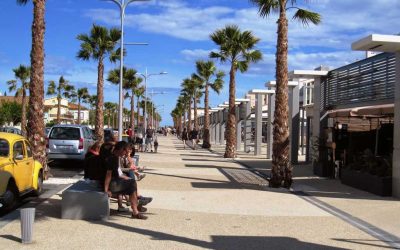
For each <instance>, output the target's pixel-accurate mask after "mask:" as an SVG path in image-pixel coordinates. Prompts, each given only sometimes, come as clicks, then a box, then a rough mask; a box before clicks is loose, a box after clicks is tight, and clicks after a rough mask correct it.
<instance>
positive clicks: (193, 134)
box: [190, 129, 199, 150]
mask: <svg viewBox="0 0 400 250" xmlns="http://www.w3.org/2000/svg"><path fill="white" fill-rule="evenodd" d="M198 135H199V133H198V132H197V130H196V129H193V130H192V131H191V132H190V140H191V141H192V147H193V150H196V144H197V137H198Z"/></svg>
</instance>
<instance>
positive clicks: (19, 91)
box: [7, 65, 31, 136]
mask: <svg viewBox="0 0 400 250" xmlns="http://www.w3.org/2000/svg"><path fill="white" fill-rule="evenodd" d="M13 71H14V76H15V80H10V81H8V82H7V84H8V90H9V91H16V92H15V96H16V97H18V96H20V95H22V117H21V131H22V135H23V136H26V104H27V103H26V102H27V100H26V90H27V89H29V78H30V77H31V76H30V74H31V68H30V67H28V66H24V65H19V67H18V68H15V69H13ZM18 81H19V82H20V83H21V87H19V88H18V87H17V83H18Z"/></svg>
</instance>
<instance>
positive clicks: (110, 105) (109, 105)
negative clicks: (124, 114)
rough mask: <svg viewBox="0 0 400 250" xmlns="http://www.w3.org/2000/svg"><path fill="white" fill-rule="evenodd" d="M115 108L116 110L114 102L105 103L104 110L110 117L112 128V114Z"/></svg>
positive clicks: (109, 123)
mask: <svg viewBox="0 0 400 250" xmlns="http://www.w3.org/2000/svg"><path fill="white" fill-rule="evenodd" d="M113 108H114V103H112V102H105V103H104V109H105V110H106V113H107V117H108V123H107V125H108V127H109V128H110V127H111V113H112V112H113Z"/></svg>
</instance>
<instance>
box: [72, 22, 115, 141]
mask: <svg viewBox="0 0 400 250" xmlns="http://www.w3.org/2000/svg"><path fill="white" fill-rule="evenodd" d="M120 38H121V31H120V30H118V29H115V28H112V29H110V30H108V29H107V28H105V27H101V26H97V25H93V27H92V29H91V31H90V34H89V35H87V34H80V35H78V36H77V39H78V40H79V41H81V45H80V46H81V48H80V50H79V52H78V55H77V57H78V58H79V59H82V60H85V61H88V60H90V59H93V60H95V61H97V62H98V64H97V71H98V72H97V102H96V122H95V134H96V137H97V138H99V140H100V142H103V140H104V129H103V127H104V125H103V124H104V116H103V105H104V95H103V88H104V79H103V78H104V59H105V57H106V56H107V55H108V56H109V59H110V61H111V62H115V61H116V60H117V58H118V55H119V53H121V52H120V50H119V49H117V50H115V46H116V44H117V43H118V42H119V40H120Z"/></svg>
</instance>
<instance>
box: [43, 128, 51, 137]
mask: <svg viewBox="0 0 400 250" xmlns="http://www.w3.org/2000/svg"><path fill="white" fill-rule="evenodd" d="M50 129H51V127H46V128H44V135H45V136H48V135H49V132H50Z"/></svg>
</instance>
